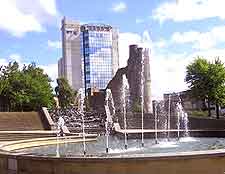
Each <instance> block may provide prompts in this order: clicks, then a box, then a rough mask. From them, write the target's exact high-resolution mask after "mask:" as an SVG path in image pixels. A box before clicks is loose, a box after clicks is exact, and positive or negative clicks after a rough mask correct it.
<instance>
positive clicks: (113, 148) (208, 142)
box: [13, 136, 225, 157]
mask: <svg viewBox="0 0 225 174" xmlns="http://www.w3.org/2000/svg"><path fill="white" fill-rule="evenodd" d="M214 149H225V138H212V137H210V138H196V137H195V138H192V137H186V138H180V140H179V141H178V140H177V139H175V138H172V139H170V141H168V140H166V139H159V140H158V144H156V143H155V140H154V139H145V140H144V147H141V140H139V139H137V140H136V139H130V140H128V149H125V148H124V140H123V139H119V138H118V137H115V136H111V137H109V153H108V154H106V152H105V151H106V139H105V137H104V136H100V137H98V138H97V141H93V142H87V143H86V152H87V155H88V156H115V157H122V156H132V155H134V156H138V155H140V156H142V155H143V154H144V155H149V154H154V153H169V152H189V151H202V150H214ZM13 152H20V153H24V154H29V155H37V156H58V157H73V156H82V155H83V143H64V144H58V145H57V144H55V145H46V146H39V147H32V148H26V149H20V150H15V151H13Z"/></svg>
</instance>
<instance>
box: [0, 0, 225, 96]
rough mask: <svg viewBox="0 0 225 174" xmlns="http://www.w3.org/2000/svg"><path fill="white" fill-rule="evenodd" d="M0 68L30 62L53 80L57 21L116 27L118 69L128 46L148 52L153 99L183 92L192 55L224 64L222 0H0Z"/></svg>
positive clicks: (58, 51) (58, 45)
mask: <svg viewBox="0 0 225 174" xmlns="http://www.w3.org/2000/svg"><path fill="white" fill-rule="evenodd" d="M0 3H1V4H0V65H6V64H7V63H8V62H10V61H13V60H16V61H18V62H19V63H21V64H27V63H30V62H36V64H37V65H38V66H40V67H41V68H43V69H44V71H45V72H46V73H47V74H48V75H49V76H50V77H51V79H52V80H53V83H52V84H53V86H54V85H55V79H56V78H57V73H58V70H57V61H58V59H59V58H60V57H61V56H62V49H61V41H60V40H61V31H60V25H61V19H62V17H63V16H66V17H67V18H68V19H73V20H77V21H80V22H81V23H105V24H110V25H112V26H114V27H117V28H118V29H119V31H120V34H119V55H120V67H124V66H126V61H127V59H128V46H129V44H139V45H140V46H142V47H148V48H150V49H151V54H150V64H151V79H152V95H153V99H158V98H161V97H162V95H163V93H168V92H179V91H183V90H186V89H188V85H187V84H186V83H185V81H184V79H185V73H186V69H185V67H186V66H187V65H188V64H189V63H191V62H192V61H193V60H194V59H195V58H196V57H197V56H203V57H205V58H207V59H208V60H210V61H212V60H213V59H214V58H215V57H218V56H219V57H220V59H221V60H222V61H223V62H225V57H224V56H225V10H224V6H225V1H222V0H139V1H134V0H121V1H120V0H85V1H83V0H32V1H31V0H2V1H1V2H0Z"/></svg>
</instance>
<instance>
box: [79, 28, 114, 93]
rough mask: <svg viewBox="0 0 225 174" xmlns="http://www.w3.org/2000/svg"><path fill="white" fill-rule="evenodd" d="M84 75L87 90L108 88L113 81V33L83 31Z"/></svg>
mask: <svg viewBox="0 0 225 174" xmlns="http://www.w3.org/2000/svg"><path fill="white" fill-rule="evenodd" d="M80 37H81V38H80V40H81V53H82V61H83V67H82V74H83V77H82V79H83V84H84V87H85V89H86V90H87V89H89V88H97V89H104V88H106V86H107V84H108V82H109V81H110V80H111V79H112V76H113V73H112V32H111V31H110V30H109V31H104V30H103V31H101V30H99V31H96V30H84V31H81V35H80Z"/></svg>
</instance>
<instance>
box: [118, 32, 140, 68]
mask: <svg viewBox="0 0 225 174" xmlns="http://www.w3.org/2000/svg"><path fill="white" fill-rule="evenodd" d="M141 39H142V38H141V36H140V35H139V34H136V33H120V35H119V57H120V59H119V61H120V62H119V64H120V67H125V66H126V65H127V60H128V57H129V45H132V44H140V43H141Z"/></svg>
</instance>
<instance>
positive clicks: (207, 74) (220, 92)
mask: <svg viewBox="0 0 225 174" xmlns="http://www.w3.org/2000/svg"><path fill="white" fill-rule="evenodd" d="M185 81H186V82H187V83H188V84H189V87H190V89H191V94H192V96H193V97H194V98H196V99H200V100H205V99H206V100H207V101H208V115H209V116H211V109H210V104H211V103H214V104H216V111H217V112H216V114H217V118H219V109H218V108H219V105H221V104H224V97H225V86H224V84H225V68H224V66H223V63H222V62H221V61H220V60H219V59H218V58H217V59H215V61H214V62H209V61H207V60H206V59H204V58H200V57H198V58H197V59H195V61H194V62H193V63H191V64H189V65H188V66H187V73H186V78H185Z"/></svg>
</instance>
